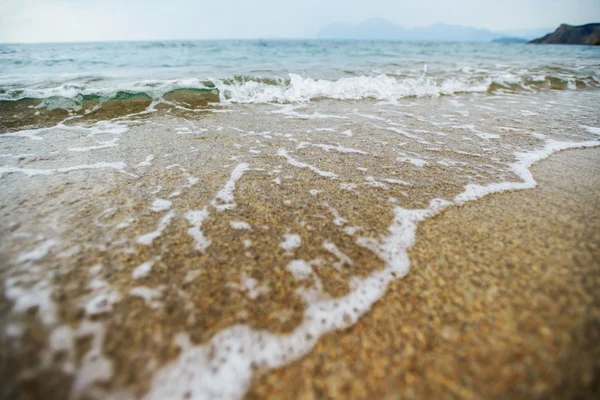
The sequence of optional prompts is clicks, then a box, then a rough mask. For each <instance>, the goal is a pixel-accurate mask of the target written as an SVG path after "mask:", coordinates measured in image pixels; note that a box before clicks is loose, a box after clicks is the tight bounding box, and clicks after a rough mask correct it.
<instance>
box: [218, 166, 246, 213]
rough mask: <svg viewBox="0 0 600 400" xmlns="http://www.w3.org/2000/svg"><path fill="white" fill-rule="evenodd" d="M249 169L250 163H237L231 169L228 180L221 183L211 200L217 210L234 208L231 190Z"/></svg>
mask: <svg viewBox="0 0 600 400" xmlns="http://www.w3.org/2000/svg"><path fill="white" fill-rule="evenodd" d="M249 170H250V165H248V164H247V163H240V164H238V165H237V166H236V167H235V168H234V169H233V171H232V172H231V176H230V178H229V180H228V181H227V182H226V183H225V185H223V187H222V188H221V190H219V192H218V193H217V195H216V196H215V198H214V200H213V201H212V202H211V204H212V205H213V207H214V208H216V209H217V211H224V210H231V209H233V208H235V206H236V204H235V197H234V194H233V191H234V190H235V184H236V182H237V181H238V180H239V179H240V178H241V177H242V176H243V175H244V174H245V173H246V172H247V171H249Z"/></svg>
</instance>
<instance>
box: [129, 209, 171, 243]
mask: <svg viewBox="0 0 600 400" xmlns="http://www.w3.org/2000/svg"><path fill="white" fill-rule="evenodd" d="M174 216H175V212H174V211H169V212H168V213H166V214H165V215H164V216H163V217H162V218H161V220H160V221H159V223H158V226H157V227H156V230H154V231H152V232H150V233H146V234H145V235H142V236H140V237H138V238H137V240H136V241H137V242H138V243H139V244H143V245H146V246H149V245H151V244H152V242H153V241H154V239H156V238H158V237H159V236H160V235H161V234H162V233H163V231H164V230H165V229H167V226H169V224H170V223H171V220H172V219H173V217H174Z"/></svg>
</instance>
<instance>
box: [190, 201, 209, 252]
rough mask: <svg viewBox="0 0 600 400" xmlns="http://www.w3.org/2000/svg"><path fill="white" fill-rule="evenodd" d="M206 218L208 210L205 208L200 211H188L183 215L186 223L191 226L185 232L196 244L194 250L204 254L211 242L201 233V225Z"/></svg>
mask: <svg viewBox="0 0 600 400" xmlns="http://www.w3.org/2000/svg"><path fill="white" fill-rule="evenodd" d="M206 218H208V210H207V209H206V208H204V209H202V210H196V211H188V212H187V213H186V214H185V219H187V221H188V222H189V223H190V224H191V225H192V227H191V228H189V229H188V231H187V232H188V234H189V235H190V236H191V237H192V238H194V241H195V242H196V250H198V251H200V252H204V250H206V248H207V247H208V246H210V243H211V241H210V240H209V239H207V238H206V236H204V232H202V224H203V223H204V220H206Z"/></svg>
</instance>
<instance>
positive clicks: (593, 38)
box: [529, 23, 600, 46]
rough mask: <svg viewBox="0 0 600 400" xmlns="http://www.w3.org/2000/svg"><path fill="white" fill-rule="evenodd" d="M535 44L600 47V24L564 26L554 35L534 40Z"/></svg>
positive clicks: (550, 34)
mask: <svg viewBox="0 0 600 400" xmlns="http://www.w3.org/2000/svg"><path fill="white" fill-rule="evenodd" d="M529 43H534V44H589V45H596V46H600V23H599V24H587V25H579V26H572V25H567V24H562V25H561V26H559V27H558V29H557V30H555V31H554V32H552V33H549V34H547V35H546V36H544V37H541V38H539V39H535V40H532V41H531V42H529Z"/></svg>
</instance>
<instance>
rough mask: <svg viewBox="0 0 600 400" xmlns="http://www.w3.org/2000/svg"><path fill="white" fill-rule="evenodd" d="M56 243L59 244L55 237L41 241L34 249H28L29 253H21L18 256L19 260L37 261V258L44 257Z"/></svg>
mask: <svg viewBox="0 0 600 400" xmlns="http://www.w3.org/2000/svg"><path fill="white" fill-rule="evenodd" d="M56 245H58V241H56V240H54V239H49V240H46V241H44V242H42V243H40V244H39V245H38V246H37V247H36V248H34V249H33V250H31V251H28V252H27V253H23V254H20V255H19V257H18V258H17V261H18V262H20V263H22V262H26V261H37V260H39V259H41V258H42V257H44V256H45V255H46V254H48V252H49V251H50V249H51V248H53V247H55V246H56Z"/></svg>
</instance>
